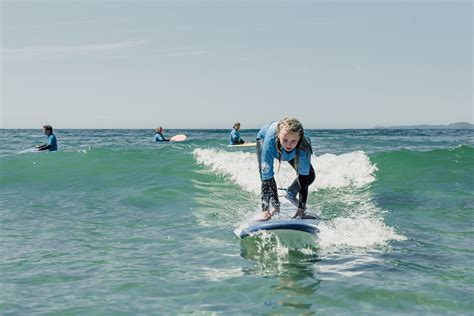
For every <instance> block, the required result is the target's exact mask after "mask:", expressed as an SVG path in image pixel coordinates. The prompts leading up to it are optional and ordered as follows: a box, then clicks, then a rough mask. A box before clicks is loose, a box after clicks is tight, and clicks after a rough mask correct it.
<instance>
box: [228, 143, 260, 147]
mask: <svg viewBox="0 0 474 316" xmlns="http://www.w3.org/2000/svg"><path fill="white" fill-rule="evenodd" d="M255 145H257V143H245V144H239V145H227V147H255Z"/></svg>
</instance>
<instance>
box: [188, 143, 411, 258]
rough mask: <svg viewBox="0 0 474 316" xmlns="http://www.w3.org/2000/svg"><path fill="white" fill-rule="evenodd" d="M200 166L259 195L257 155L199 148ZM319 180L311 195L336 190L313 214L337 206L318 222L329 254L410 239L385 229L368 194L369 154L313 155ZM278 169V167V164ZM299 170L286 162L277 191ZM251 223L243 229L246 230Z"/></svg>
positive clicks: (371, 175)
mask: <svg viewBox="0 0 474 316" xmlns="http://www.w3.org/2000/svg"><path fill="white" fill-rule="evenodd" d="M193 154H194V156H195V158H196V160H197V162H198V163H200V164H202V165H204V166H206V167H208V168H209V169H210V170H211V171H212V172H215V173H217V174H220V175H223V176H226V177H228V178H229V179H231V181H233V182H235V183H236V184H238V185H239V186H240V187H241V188H242V189H243V190H246V191H249V192H253V193H255V194H256V195H259V194H260V179H259V174H258V166H257V160H256V154H252V153H245V152H226V151H222V150H215V149H196V150H194V152H193ZM311 162H312V165H313V167H314V168H315V172H316V180H315V183H313V184H312V185H311V186H310V192H315V191H317V190H319V189H335V191H332V192H328V194H325V195H324V196H322V197H320V198H321V199H320V200H319V201H318V203H317V205H315V206H314V210H316V211H318V212H319V213H321V215H322V216H323V217H324V215H325V214H324V211H325V210H326V209H334V208H335V207H337V214H334V215H335V217H334V218H331V219H329V220H324V221H322V222H321V223H320V225H319V229H320V233H319V234H318V239H319V240H318V244H319V247H320V248H321V249H324V250H326V251H332V250H337V249H340V248H345V247H349V248H353V247H354V248H372V247H378V246H384V245H386V244H387V243H388V242H389V241H391V240H405V239H406V238H405V237H404V236H402V235H399V234H397V232H396V231H395V230H394V229H393V228H392V227H389V226H387V225H386V224H385V222H384V220H383V213H384V210H382V209H380V208H379V207H377V206H376V205H375V203H374V201H373V199H372V197H371V194H370V193H369V192H367V191H366V190H364V187H366V186H367V185H368V184H370V183H372V182H373V181H374V180H375V172H376V171H377V170H378V169H377V167H376V165H375V164H373V163H372V162H371V161H370V159H369V157H368V156H367V154H366V153H364V152H363V151H354V152H350V153H346V154H341V155H333V154H324V155H321V156H312V157H311ZM275 169H276V170H278V162H277V161H275ZM295 176H296V174H295V171H294V170H293V169H292V168H291V166H290V165H289V164H288V163H286V162H282V163H281V166H280V170H279V171H278V172H276V174H275V179H276V181H277V183H278V186H282V187H285V186H288V185H289V184H290V183H291V182H292V181H293V179H295ZM250 220H251V218H247V220H245V221H244V222H242V223H241V224H240V226H239V227H240V228H241V227H243V226H245V225H247V224H248V221H250Z"/></svg>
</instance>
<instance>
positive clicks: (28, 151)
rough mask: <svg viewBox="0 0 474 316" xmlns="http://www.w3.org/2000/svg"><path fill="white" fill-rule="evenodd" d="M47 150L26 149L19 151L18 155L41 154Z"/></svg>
mask: <svg viewBox="0 0 474 316" xmlns="http://www.w3.org/2000/svg"><path fill="white" fill-rule="evenodd" d="M46 151H47V150H38V149H37V148H36V147H33V148H27V149H23V150H22V151H19V152H18V153H19V154H26V153H41V152H46Z"/></svg>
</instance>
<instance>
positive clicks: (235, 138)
mask: <svg viewBox="0 0 474 316" xmlns="http://www.w3.org/2000/svg"><path fill="white" fill-rule="evenodd" d="M243 143H245V141H244V140H243V139H240V132H239V131H238V130H237V129H235V128H233V129H232V131H231V132H230V137H229V145H240V144H243Z"/></svg>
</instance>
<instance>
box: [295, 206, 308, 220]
mask: <svg viewBox="0 0 474 316" xmlns="http://www.w3.org/2000/svg"><path fill="white" fill-rule="evenodd" d="M304 211H305V209H304V208H298V209H297V210H296V213H295V216H293V217H292V218H293V219H295V218H304V217H305V214H304Z"/></svg>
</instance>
